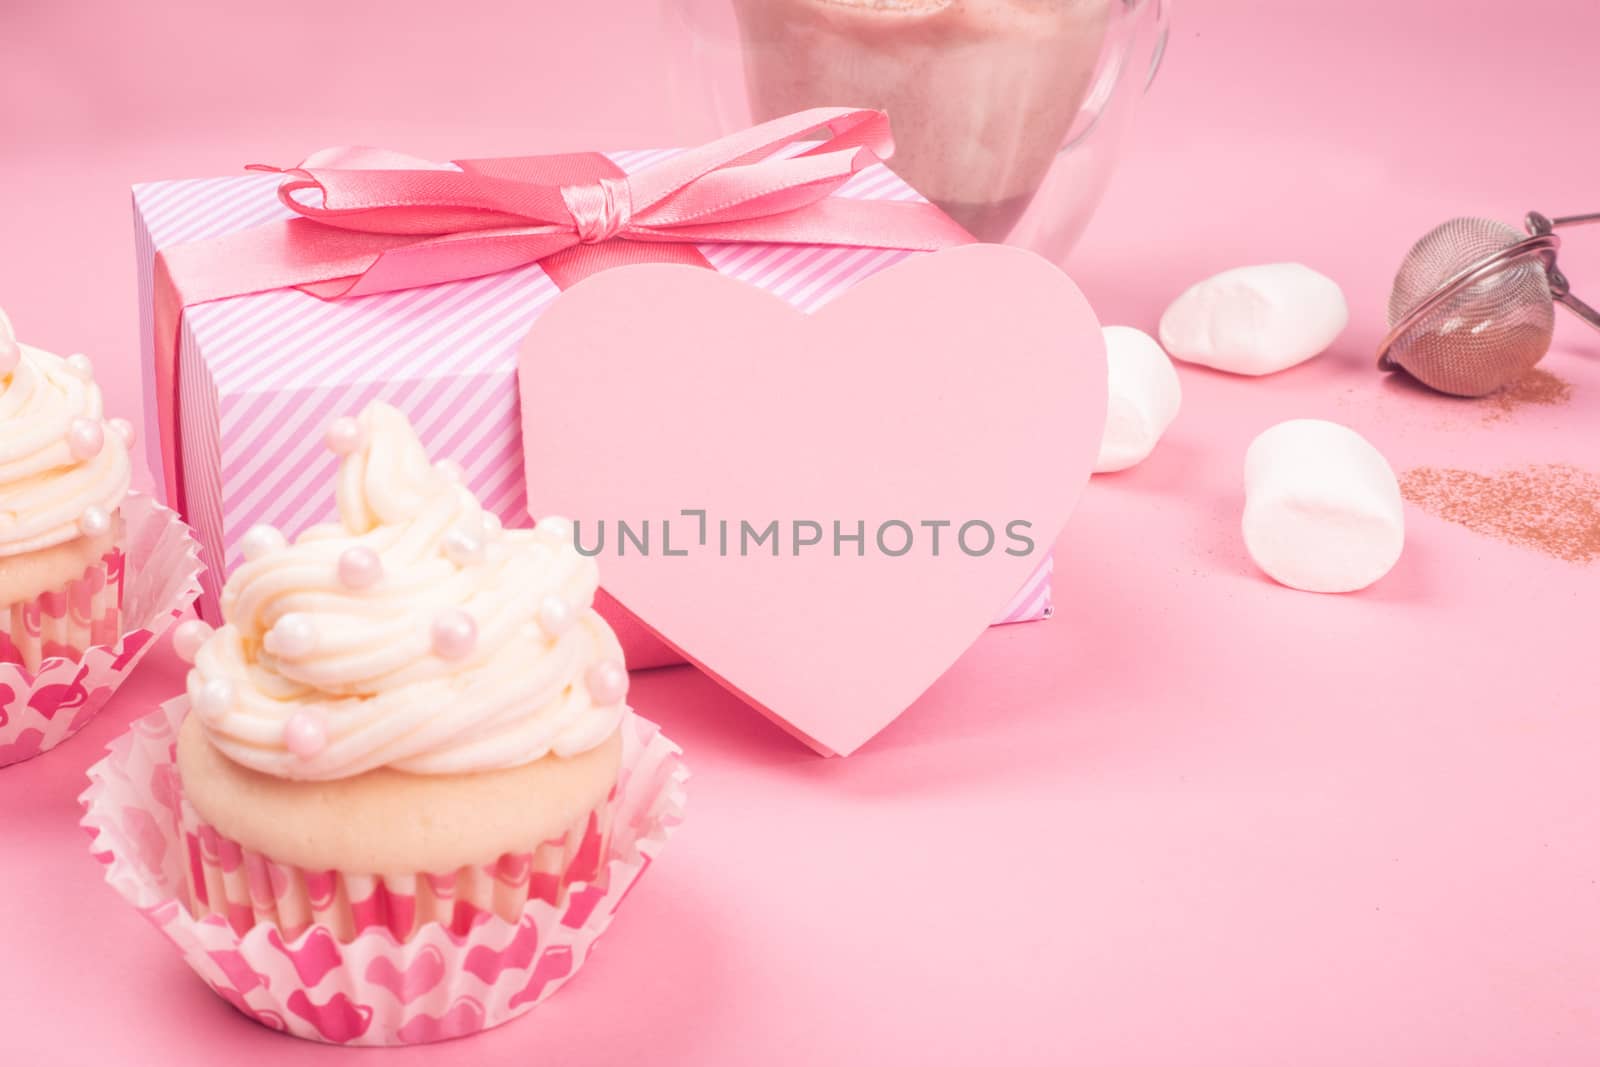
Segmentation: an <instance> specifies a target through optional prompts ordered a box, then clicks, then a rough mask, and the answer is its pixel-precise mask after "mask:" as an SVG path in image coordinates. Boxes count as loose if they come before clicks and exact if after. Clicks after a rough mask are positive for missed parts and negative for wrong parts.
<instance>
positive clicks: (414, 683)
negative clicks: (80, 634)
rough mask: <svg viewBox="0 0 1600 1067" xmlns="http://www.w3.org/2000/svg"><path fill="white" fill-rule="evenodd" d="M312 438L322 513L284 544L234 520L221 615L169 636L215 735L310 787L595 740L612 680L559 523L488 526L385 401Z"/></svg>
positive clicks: (574, 556)
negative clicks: (236, 560)
mask: <svg viewBox="0 0 1600 1067" xmlns="http://www.w3.org/2000/svg"><path fill="white" fill-rule="evenodd" d="M328 444H329V447H331V448H333V449H334V451H336V452H339V453H342V454H343V460H342V463H341V465H340V469H339V475H338V506H339V519H338V521H337V522H334V523H329V524H326V525H321V526H314V527H311V528H309V529H307V530H306V531H305V532H304V533H302V534H301V535H300V536H299V537H298V538H297V539H296V540H295V541H294V542H293V543H292V544H291V543H288V542H286V541H285V540H284V538H283V536H282V535H281V534H279V533H278V532H277V531H275V530H272V529H271V528H268V527H257V528H255V529H254V530H252V531H250V532H249V533H248V534H247V535H246V536H245V539H244V543H243V551H244V555H245V559H246V562H245V563H244V564H243V565H242V566H240V567H239V568H238V569H237V570H236V571H234V572H233V575H232V576H231V577H230V578H229V579H228V582H227V585H226V587H225V588H224V590H223V593H222V614H223V619H224V625H222V626H221V627H220V628H218V629H217V630H216V631H215V632H206V631H205V630H204V628H203V624H186V626H187V627H188V628H187V629H185V628H180V632H179V633H178V634H177V635H176V638H175V640H176V643H177V644H178V651H179V654H180V655H185V656H186V658H192V660H193V663H194V668H193V669H192V670H191V671H190V672H189V677H188V694H189V699H190V702H191V706H192V707H193V709H194V711H195V712H196V713H197V714H198V715H199V716H200V721H201V723H202V725H203V726H204V728H205V732H206V735H207V737H208V738H209V739H210V741H211V743H212V744H213V745H215V746H216V748H217V749H218V750H219V751H221V752H222V753H223V754H224V755H225V756H227V757H229V758H230V759H232V760H234V761H235V762H236V763H239V764H242V765H243V766H246V767H250V768H253V769H255V770H258V771H262V772H264V773H267V774H271V775H276V776H279V777H284V778H293V779H306V780H325V779H332V778H344V777H349V776H353V775H357V774H361V773H363V772H365V771H369V770H372V769H374V768H378V767H391V768H395V769H398V770H401V771H409V772H413V773H417V774H456V773H466V772H477V771H487V770H495V769H500V768H506V767H517V766H521V765H523V764H527V763H531V762H533V761H535V760H538V759H540V758H542V757H544V756H546V755H549V754H554V755H556V756H570V755H573V754H576V753H578V752H582V751H584V750H587V749H590V748H593V747H595V746H597V745H599V744H601V743H602V742H604V741H606V740H607V739H608V738H609V737H610V736H611V734H612V733H613V732H614V731H615V730H616V728H617V726H618V724H619V723H620V722H621V720H622V716H623V714H624V712H625V711H626V710H627V709H626V704H625V703H624V698H625V696H626V691H627V673H626V671H625V670H624V669H623V666H622V650H621V647H620V646H619V645H618V643H617V639H616V636H615V635H614V634H613V633H612V632H611V628H610V627H609V626H608V625H607V624H606V623H605V621H604V620H603V619H601V618H600V616H599V615H598V614H597V613H596V612H595V611H594V608H593V600H594V594H595V590H596V589H597V587H598V568H597V567H596V565H595V562H594V561H593V560H592V559H589V558H587V557H585V556H583V555H581V554H579V553H578V551H577V550H576V549H575V548H574V547H573V543H572V535H571V525H570V524H569V523H566V522H564V521H563V520H560V519H545V520H543V521H541V522H540V523H539V526H538V528H537V529H535V530H506V529H503V528H502V527H501V526H500V524H499V522H498V521H496V520H495V518H494V517H493V516H492V515H489V514H487V513H485V511H484V510H483V508H482V506H481V505H480V504H479V502H478V500H477V498H476V497H474V496H473V494H472V492H471V491H470V490H468V489H467V488H466V487H465V486H463V485H462V484H461V481H460V474H459V472H458V471H457V470H455V469H453V468H451V467H450V466H449V465H444V464H441V465H438V466H435V465H433V464H431V463H430V462H429V460H428V457H427V454H426V453H425V452H424V450H423V447H422V444H421V442H420V441H419V440H418V439H417V435H416V433H415V432H414V431H413V430H412V428H411V425H410V423H409V422H407V421H406V418H405V416H403V415H402V414H401V413H400V412H398V411H396V410H395V409H394V408H392V407H389V406H387V405H385V404H373V405H371V406H369V407H368V408H367V409H366V410H365V411H363V412H362V413H361V415H360V417H359V419H340V420H336V421H335V423H334V424H333V425H332V427H330V429H329V432H328Z"/></svg>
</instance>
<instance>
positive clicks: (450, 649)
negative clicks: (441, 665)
mask: <svg viewBox="0 0 1600 1067" xmlns="http://www.w3.org/2000/svg"><path fill="white" fill-rule="evenodd" d="M477 645H478V624H477V623H475V622H473V621H472V616H471V615H468V614H467V613H466V612H464V611H447V612H445V613H444V614H443V615H440V616H439V617H438V618H437V619H435V620H434V621H433V653H434V655H436V656H438V657H440V658H441V659H466V658H467V657H468V656H470V655H472V650H473V649H474V648H476V647H477Z"/></svg>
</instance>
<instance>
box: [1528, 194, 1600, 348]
mask: <svg viewBox="0 0 1600 1067" xmlns="http://www.w3.org/2000/svg"><path fill="white" fill-rule="evenodd" d="M1591 222H1600V212H1596V213H1595V214H1592V215H1563V216H1562V217H1560V218H1555V219H1552V218H1548V217H1546V216H1544V215H1541V214H1539V212H1537V211H1530V212H1528V217H1527V218H1526V219H1525V220H1523V225H1525V226H1526V227H1527V229H1528V232H1529V233H1531V234H1547V233H1552V232H1554V231H1556V230H1558V229H1560V228H1561V227H1563V226H1584V225H1587V224H1588V223H1591ZM1547 273H1548V274H1549V276H1550V299H1552V300H1554V301H1555V302H1556V303H1558V304H1560V305H1562V306H1563V307H1565V308H1566V309H1567V310H1568V311H1570V312H1572V313H1573V314H1574V315H1576V316H1578V318H1580V319H1582V320H1583V321H1584V322H1587V323H1588V324H1589V325H1590V326H1593V327H1594V328H1595V329H1597V330H1600V311H1596V310H1595V309H1594V308H1592V307H1590V306H1589V305H1588V304H1585V303H1584V302H1583V301H1582V300H1579V299H1578V298H1577V297H1575V296H1573V295H1572V286H1571V285H1570V284H1569V283H1568V281H1567V276H1566V275H1565V274H1562V273H1561V270H1560V268H1559V267H1557V266H1556V265H1555V263H1554V262H1552V263H1551V264H1550V266H1549V270H1548V271H1547Z"/></svg>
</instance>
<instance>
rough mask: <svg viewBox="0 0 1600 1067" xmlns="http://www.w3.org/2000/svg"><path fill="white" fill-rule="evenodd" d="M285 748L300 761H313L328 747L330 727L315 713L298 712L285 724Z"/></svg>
mask: <svg viewBox="0 0 1600 1067" xmlns="http://www.w3.org/2000/svg"><path fill="white" fill-rule="evenodd" d="M283 747H284V748H287V749H288V750H289V751H290V752H291V753H292V754H293V755H295V756H296V757H298V758H300V759H311V758H312V757H313V756H316V755H317V754H319V753H320V752H321V751H322V750H323V749H325V748H327V747H328V727H327V725H326V724H325V723H323V721H322V716H321V715H318V714H317V713H316V712H314V711H297V712H295V713H294V714H293V715H291V716H289V721H288V722H286V723H284V724H283Z"/></svg>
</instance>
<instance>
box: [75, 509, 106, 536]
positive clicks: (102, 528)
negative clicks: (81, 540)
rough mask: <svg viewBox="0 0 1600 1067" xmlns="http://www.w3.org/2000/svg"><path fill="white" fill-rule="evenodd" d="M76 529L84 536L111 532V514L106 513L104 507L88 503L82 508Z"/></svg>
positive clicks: (103, 534) (102, 534)
mask: <svg viewBox="0 0 1600 1067" xmlns="http://www.w3.org/2000/svg"><path fill="white" fill-rule="evenodd" d="M78 529H80V530H82V531H83V533H84V536H86V537H104V536H105V535H106V534H108V533H110V532H111V516H110V515H108V514H106V509H105V508H99V507H95V506H93V505H90V506H89V507H86V508H84V509H83V514H82V515H81V516H79V518H78Z"/></svg>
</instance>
